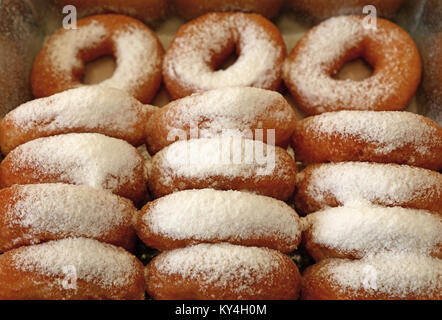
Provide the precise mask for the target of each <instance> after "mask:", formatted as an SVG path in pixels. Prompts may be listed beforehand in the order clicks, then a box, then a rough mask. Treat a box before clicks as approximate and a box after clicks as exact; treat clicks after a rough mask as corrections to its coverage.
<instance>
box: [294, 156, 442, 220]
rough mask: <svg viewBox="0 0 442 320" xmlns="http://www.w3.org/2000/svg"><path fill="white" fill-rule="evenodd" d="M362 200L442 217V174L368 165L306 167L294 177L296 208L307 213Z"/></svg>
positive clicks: (402, 166)
mask: <svg viewBox="0 0 442 320" xmlns="http://www.w3.org/2000/svg"><path fill="white" fill-rule="evenodd" d="M358 200H365V201H369V202H371V203H374V204H378V205H382V206H388V207H393V206H401V207H405V208H414V209H423V210H428V211H432V212H436V213H440V214H442V174H440V173H438V172H435V171H431V170H426V169H422V168H416V167H411V166H407V165H396V164H380V163H367V162H340V163H324V164H315V165H311V166H308V167H307V168H305V169H304V170H302V171H301V172H300V173H299V174H298V175H297V177H296V195H295V206H296V209H297V210H298V211H299V212H301V213H303V214H308V213H311V212H315V211H319V210H322V209H325V208H327V207H337V206H342V205H346V204H347V203H350V202H352V201H358Z"/></svg>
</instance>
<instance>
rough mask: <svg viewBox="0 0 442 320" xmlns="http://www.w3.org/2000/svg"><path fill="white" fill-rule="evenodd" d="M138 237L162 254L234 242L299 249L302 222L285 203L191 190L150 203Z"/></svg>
mask: <svg viewBox="0 0 442 320" xmlns="http://www.w3.org/2000/svg"><path fill="white" fill-rule="evenodd" d="M136 228H137V234H138V236H139V238H140V239H141V240H142V241H143V242H144V243H145V244H146V245H147V246H149V247H152V248H156V249H158V250H161V251H164V250H170V249H176V248H182V247H186V246H189V245H194V244H198V243H204V242H206V243H217V242H229V243H232V244H237V245H243V246H256V247H268V248H271V249H275V250H279V251H281V252H283V253H290V252H292V251H294V250H295V249H296V248H297V246H298V244H299V242H300V241H301V227H300V220H299V217H298V215H297V214H296V212H295V211H294V210H293V209H292V208H291V207H289V206H288V205H287V204H285V203H284V202H282V201H279V200H276V199H272V198H268V197H263V196H258V195H254V194H249V193H245V192H239V191H217V190H213V189H203V190H186V191H180V192H176V193H173V194H171V195H168V196H165V197H162V198H160V199H157V200H155V201H153V202H149V203H148V204H147V205H146V206H144V208H143V209H142V211H141V213H140V214H139V215H138V218H137V227H136Z"/></svg>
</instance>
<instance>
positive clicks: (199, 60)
mask: <svg viewBox="0 0 442 320" xmlns="http://www.w3.org/2000/svg"><path fill="white" fill-rule="evenodd" d="M233 52H236V53H237V54H238V59H237V61H236V62H235V63H234V64H233V65H232V66H230V67H229V68H227V69H226V70H217V68H218V67H219V66H220V64H221V63H222V62H223V61H224V60H226V59H227V58H228V57H229V56H230V55H231V54H232V53H233ZM285 56H286V48H285V44H284V42H283V39H282V37H281V34H280V32H279V30H278V29H277V28H276V26H275V25H273V24H272V23H271V22H270V21H268V20H267V19H265V18H263V17H262V16H260V15H257V14H247V13H208V14H206V15H204V16H201V17H199V18H197V19H195V20H192V21H190V22H188V23H187V24H185V25H183V26H182V27H181V28H180V29H179V30H178V33H177V34H176V36H175V39H174V40H173V41H172V44H171V45H170V47H169V49H168V50H167V53H166V56H165V57H164V63H163V77H164V82H165V84H166V87H167V90H168V92H169V94H170V96H171V97H172V99H173V100H175V99H178V98H182V97H185V96H188V95H190V94H192V93H194V92H199V91H206V90H210V89H216V88H222V87H233V86H241V87H244V86H250V87H259V88H263V89H270V90H276V89H278V87H279V84H280V82H281V67H282V63H283V61H284V58H285Z"/></svg>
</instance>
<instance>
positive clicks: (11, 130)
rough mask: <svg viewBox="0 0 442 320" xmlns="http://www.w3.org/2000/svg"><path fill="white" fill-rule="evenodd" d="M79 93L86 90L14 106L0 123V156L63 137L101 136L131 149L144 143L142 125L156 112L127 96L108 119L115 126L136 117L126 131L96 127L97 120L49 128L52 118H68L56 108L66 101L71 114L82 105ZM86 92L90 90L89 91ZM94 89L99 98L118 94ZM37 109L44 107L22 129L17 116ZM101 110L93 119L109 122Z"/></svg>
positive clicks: (74, 122) (115, 91) (79, 89)
mask: <svg viewBox="0 0 442 320" xmlns="http://www.w3.org/2000/svg"><path fill="white" fill-rule="evenodd" d="M83 89H86V87H83V88H78V89H72V90H67V91H64V92H61V93H58V94H55V95H53V96H50V97H47V98H41V99H36V100H32V101H29V102H27V103H24V104H22V105H20V106H18V107H17V108H16V109H14V110H12V111H11V112H9V113H8V114H6V116H5V117H4V118H3V119H2V120H1V122H0V147H1V151H2V153H3V154H5V155H6V154H8V153H9V152H10V151H12V150H13V149H14V148H16V147H17V146H19V145H21V144H23V143H26V142H28V141H31V140H34V139H37V138H42V137H49V136H54V135H59V134H66V133H89V132H90V133H101V134H104V135H106V136H109V137H113V138H118V139H122V140H125V141H127V142H129V143H130V144H132V145H133V146H140V145H142V144H143V143H144V140H145V136H146V133H145V127H146V122H147V121H148V120H149V118H150V117H151V115H152V114H153V113H154V112H155V111H156V107H153V106H149V105H143V104H141V103H140V102H139V101H137V100H136V99H135V98H132V97H131V96H129V95H127V99H128V103H126V104H124V105H121V110H120V111H118V113H114V114H113V115H112V117H113V118H114V119H115V120H114V121H115V122H116V123H118V121H119V119H121V118H124V115H125V114H127V113H136V117H135V118H134V121H133V122H131V123H125V125H127V127H126V128H125V129H124V130H121V129H120V128H119V127H118V126H117V125H114V126H112V125H109V123H107V122H104V121H103V122H102V123H100V120H98V122H92V123H87V124H86V123H84V122H81V121H80V120H78V119H75V117H72V118H71V119H70V121H66V122H64V123H60V124H59V125H56V126H53V123H54V122H56V118H58V117H60V118H64V117H70V115H69V114H68V112H69V111H68V112H65V111H67V110H60V109H59V108H58V106H60V105H63V104H65V103H66V101H69V103H70V104H71V105H70V107H71V108H72V112H75V109H76V104H81V103H83V101H84V100H83V99H84V96H81V95H77V92H78V93H81V92H82V91H81V90H83ZM87 89H91V90H93V88H87ZM96 89H97V94H102V95H103V96H104V97H105V96H106V95H108V96H109V97H110V98H111V99H112V94H117V92H119V90H118V91H117V90H113V89H109V88H99V87H97V88H96ZM77 90H78V91H77ZM121 94H122V95H121V96H122V97H123V96H124V93H123V92H121ZM104 97H103V98H104ZM76 100H77V101H76ZM97 103H98V102H97ZM40 107H44V109H42V110H41V113H40V114H37V115H35V116H34V117H33V119H29V118H26V121H27V123H26V126H23V125H22V123H21V119H20V118H21V114H22V113H25V114H26V113H27V111H29V112H32V111H31V110H35V109H37V108H40ZM90 107H92V106H90ZM103 107H106V106H101V107H100V108H98V107H96V108H94V109H95V112H96V114H97V116H96V118H95V119H97V118H98V119H99V118H101V119H103V118H105V119H107V120H109V114H108V113H106V112H107V110H106V109H104V108H103ZM80 110H81V109H80ZM78 112H81V111H78ZM98 114H100V115H101V116H99V115H98ZM83 118H84V117H83Z"/></svg>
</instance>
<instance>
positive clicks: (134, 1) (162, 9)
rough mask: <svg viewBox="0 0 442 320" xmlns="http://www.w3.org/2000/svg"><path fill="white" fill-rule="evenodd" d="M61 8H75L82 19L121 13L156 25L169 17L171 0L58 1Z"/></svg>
mask: <svg viewBox="0 0 442 320" xmlns="http://www.w3.org/2000/svg"><path fill="white" fill-rule="evenodd" d="M56 1H57V3H58V4H59V6H60V7H64V6H67V5H71V6H74V7H75V8H76V10H77V14H78V16H79V17H80V18H82V17H85V16H90V15H96V14H102V13H119V14H124V15H128V16H132V17H134V18H137V19H140V20H143V21H144V22H146V23H147V24H156V23H157V22H158V21H160V20H162V19H164V18H165V17H166V16H167V13H168V12H169V11H170V9H169V0H166V1H165V0H141V1H140V0H56Z"/></svg>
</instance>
